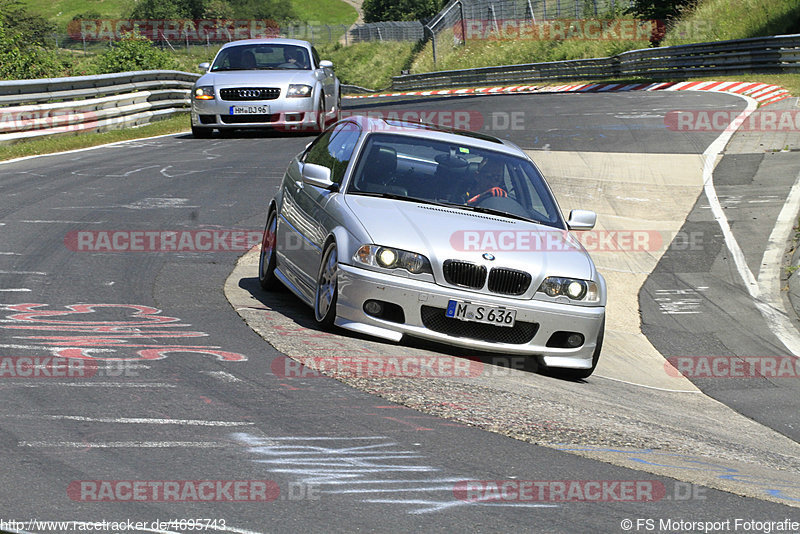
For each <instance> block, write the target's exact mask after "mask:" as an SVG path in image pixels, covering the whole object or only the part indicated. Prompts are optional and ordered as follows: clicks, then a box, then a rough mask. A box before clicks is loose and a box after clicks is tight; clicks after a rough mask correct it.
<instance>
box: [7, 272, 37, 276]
mask: <svg viewBox="0 0 800 534" xmlns="http://www.w3.org/2000/svg"><path fill="white" fill-rule="evenodd" d="M0 274H41V275H43V276H47V273H44V272H42V271H0Z"/></svg>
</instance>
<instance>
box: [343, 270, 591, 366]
mask: <svg viewBox="0 0 800 534" xmlns="http://www.w3.org/2000/svg"><path fill="white" fill-rule="evenodd" d="M338 284H339V296H338V301H337V309H336V312H337V321H336V324H337V325H339V326H341V327H342V328H347V329H349V330H354V331H357V332H361V333H365V334H370V335H373V336H378V337H383V338H386V339H391V340H394V341H399V340H400V338H401V337H402V335H409V336H415V337H420V338H424V339H429V340H432V341H438V342H441V343H446V344H449V345H456V346H459V347H464V348H469V349H475V350H482V351H491V352H494V353H501V354H504V355H527V356H540V357H542V358H543V360H544V363H545V365H547V366H550V367H564V368H573V369H588V368H591V366H592V357H593V355H594V351H595V346H596V341H597V337H598V335H599V332H600V329H601V328H602V324H603V320H604V317H605V307H604V306H577V305H571V304H565V303H563V304H562V303H557V302H549V301H540V300H523V299H515V298H507V297H503V296H501V295H492V294H484V293H473V292H469V291H463V290H460V289H455V288H449V287H444V286H440V285H437V284H434V283H431V282H425V281H420V280H416V279H413V278H406V277H402V276H395V275H391V274H384V273H380V272H376V271H372V270H369V269H364V268H360V267H354V266H351V265H345V264H340V265H339V278H338ZM451 300H457V301H462V302H470V303H475V304H481V305H486V306H497V307H505V308H507V309H514V310H516V322H515V325H514V326H513V327H508V326H496V325H487V324H482V323H475V322H467V321H462V320H459V319H454V318H449V317H446V316H445V311H446V309H447V307H448V304H449V302H450V301H451ZM368 301H378V303H380V306H381V307H382V308H383V310H384V313H382V314H374V313H368V311H367V309H365V308H367V307H366V306H365V304H366V303H367V302H368ZM398 309H399V310H402V313H401V312H399V311H398ZM386 310H389V313H386ZM565 333H566V334H565ZM570 334H579V335H580V336H582V337H583V342H582V343H581V344H580V346H577V347H575V348H566V347H564V346H563V345H564V344H563V343H560V341H561V340H563V339H566V337H568V336H569V335H570Z"/></svg>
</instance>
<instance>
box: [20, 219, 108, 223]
mask: <svg viewBox="0 0 800 534" xmlns="http://www.w3.org/2000/svg"><path fill="white" fill-rule="evenodd" d="M14 222H21V223H32V224H103V223H104V222H105V221H46V220H39V219H22V220H19V221H14Z"/></svg>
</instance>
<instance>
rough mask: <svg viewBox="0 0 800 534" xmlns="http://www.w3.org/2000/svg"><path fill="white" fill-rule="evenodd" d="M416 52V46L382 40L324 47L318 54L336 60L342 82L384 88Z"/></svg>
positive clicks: (334, 62) (336, 68) (335, 67)
mask: <svg viewBox="0 0 800 534" xmlns="http://www.w3.org/2000/svg"><path fill="white" fill-rule="evenodd" d="M413 49H414V43H406V42H393V41H383V42H373V43H358V44H353V45H350V46H341V45H327V46H321V47H319V53H320V56H321V57H322V58H323V59H329V60H331V61H333V65H334V69H335V71H336V75H337V76H338V77H339V79H340V80H341V81H342V83H346V84H352V85H358V86H361V87H366V88H369V89H382V88H384V87H388V86H389V85H390V84H391V83H392V76H399V75H400V71H401V70H403V69H407V68H408V65H409V64H410V62H411V58H412V52H413Z"/></svg>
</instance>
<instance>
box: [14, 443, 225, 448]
mask: <svg viewBox="0 0 800 534" xmlns="http://www.w3.org/2000/svg"><path fill="white" fill-rule="evenodd" d="M17 446H18V447H33V448H59V449H173V448H193V449H219V448H223V447H230V443H223V442H220V441H20V442H18V443H17Z"/></svg>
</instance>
